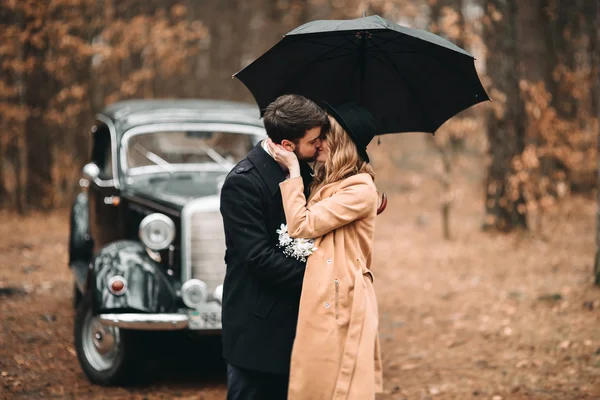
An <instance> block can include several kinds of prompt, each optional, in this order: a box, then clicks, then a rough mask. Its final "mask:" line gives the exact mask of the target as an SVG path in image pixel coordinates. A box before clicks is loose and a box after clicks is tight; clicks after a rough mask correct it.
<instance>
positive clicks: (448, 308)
mask: <svg viewBox="0 0 600 400" xmlns="http://www.w3.org/2000/svg"><path fill="white" fill-rule="evenodd" d="M413 184H414V180H413ZM408 186H410V184H408ZM436 190H437V189H436V188H435V187H434V188H430V189H424V188H419V189H418V190H416V189H415V190H409V189H406V188H405V190H403V191H397V192H396V193H392V194H391V196H390V202H389V204H390V205H389V207H388V210H386V212H385V213H384V214H382V215H381V216H380V217H379V220H378V226H377V240H376V248H375V263H374V268H373V271H374V274H375V282H376V290H377V293H378V299H379V304H380V336H381V339H382V346H383V357H384V371H385V393H384V394H382V395H380V396H378V399H379V400H384V399H385V400H388V399H389V400H391V399H394V400H396V399H419V400H422V399H432V400H436V399H490V400H502V399H560V400H567V399H600V336H599V334H598V332H600V324H599V321H600V289H598V288H596V287H594V286H593V278H592V262H593V257H594V249H595V247H594V232H595V226H594V221H595V204H594V201H593V200H592V199H586V198H581V197H574V198H570V199H568V200H566V201H565V202H564V203H562V204H560V205H559V206H558V207H557V208H556V209H555V210H553V211H552V212H551V213H549V214H547V215H546V216H544V218H543V219H542V220H541V221H542V223H541V225H540V226H539V227H536V228H535V230H534V232H530V233H515V234H510V235H501V234H493V233H482V232H481V229H480V226H481V222H482V219H483V215H482V210H483V204H482V202H481V201H480V199H481V198H482V196H481V193H479V192H478V191H477V190H474V189H472V190H470V191H469V190H465V191H463V195H462V196H459V197H458V198H457V201H456V203H455V205H454V209H453V211H452V229H453V236H454V237H453V239H452V240H450V241H445V240H443V239H442V238H441V233H440V232H441V229H440V218H439V210H438V207H439V205H438V199H439V194H436V193H437V192H436ZM436 196H437V197H436ZM0 221H2V222H1V223H0V239H1V240H0V287H3V288H4V289H3V293H4V294H3V295H2V296H0V314H1V316H0V320H1V331H0V374H1V376H0V398H2V399H12V398H15V399H47V398H57V399H132V398H133V399H173V398H176V399H197V400H199V399H204V400H212V399H225V392H226V390H225V379H224V376H223V374H222V372H221V369H218V370H217V371H216V373H215V371H210V368H207V360H206V359H205V357H204V354H203V350H202V349H201V348H199V349H196V350H194V351H190V350H189V349H187V347H186V346H187V345H183V346H182V345H181V341H178V340H169V339H168V338H167V339H165V338H163V339H162V340H161V341H160V342H158V343H157V344H156V345H155V346H153V347H152V348H149V349H148V351H149V352H154V351H155V350H156V349H159V348H160V349H163V352H165V353H167V354H170V355H171V357H170V359H162V360H159V361H158V364H157V366H156V368H155V370H154V372H153V374H152V375H151V379H149V381H148V382H146V383H143V384H140V385H137V386H133V387H128V388H102V387H98V386H94V385H91V384H90V383H89V382H88V381H87V380H86V378H85V376H84V374H83V372H82V371H81V369H80V367H79V364H78V362H77V358H76V355H75V351H74V347H73V335H72V331H73V308H72V288H73V279H72V277H71V275H70V272H69V269H68V268H67V233H68V212H67V211H65V210H63V211H56V212H53V213H51V214H42V213H33V214H31V215H30V216H28V217H27V218H18V217H15V216H13V215H9V214H8V213H6V212H4V213H0ZM9 287H12V288H15V290H14V291H13V292H12V293H6V291H7V288H9ZM167 342H177V343H179V348H177V346H176V345H173V344H169V343H167ZM170 346H174V347H170ZM165 349H166V350H165ZM213 362H216V361H214V360H213ZM203 363H204V368H199V367H198V366H199V365H201V364H203ZM208 365H211V362H208Z"/></svg>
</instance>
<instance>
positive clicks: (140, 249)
mask: <svg viewBox="0 0 600 400" xmlns="http://www.w3.org/2000/svg"><path fill="white" fill-rule="evenodd" d="M90 268H91V270H90V271H89V273H88V279H87V287H88V290H89V291H90V292H91V293H90V295H91V296H92V304H93V307H94V310H95V311H96V312H98V313H101V312H106V311H109V310H110V311H111V312H147V313H161V312H174V311H176V308H177V295H176V293H175V288H174V282H173V280H172V279H171V278H170V277H169V276H167V275H166V274H165V273H164V272H163V270H162V268H163V267H162V266H161V265H160V264H158V263H157V262H155V261H154V260H152V259H151V258H150V257H149V256H148V254H147V252H146V248H145V247H144V245H143V244H142V243H140V242H136V241H132V240H121V241H118V242H114V243H111V244H109V245H107V246H105V247H104V248H102V249H101V250H100V251H99V253H98V254H97V255H96V256H95V257H94V259H93V262H92V263H91V266H90ZM117 275H118V276H121V277H123V278H125V281H126V290H125V292H124V293H123V294H119V295H116V294H113V293H112V292H111V291H110V290H109V288H108V285H109V280H110V279H111V278H112V277H114V276H117Z"/></svg>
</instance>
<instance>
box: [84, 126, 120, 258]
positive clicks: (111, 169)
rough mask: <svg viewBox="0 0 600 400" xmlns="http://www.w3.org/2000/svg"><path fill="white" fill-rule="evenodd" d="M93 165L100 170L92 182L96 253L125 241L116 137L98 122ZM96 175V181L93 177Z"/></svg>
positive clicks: (92, 233)
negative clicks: (106, 246) (120, 218)
mask: <svg viewBox="0 0 600 400" xmlns="http://www.w3.org/2000/svg"><path fill="white" fill-rule="evenodd" d="M92 135H93V140H92V143H93V145H92V162H91V163H92V164H94V165H95V166H97V170H96V171H95V173H94V174H92V179H90V182H89V191H88V193H89V195H88V196H89V201H88V203H89V219H90V236H91V238H92V240H93V241H94V253H96V252H97V251H98V250H99V249H100V248H102V247H103V246H105V245H106V244H108V243H110V242H113V241H115V240H118V239H120V238H122V232H121V231H122V229H121V224H120V222H119V207H118V206H119V203H120V198H119V189H118V176H117V171H116V163H114V162H113V159H114V157H116V146H115V145H114V143H113V140H115V138H114V137H111V132H110V129H109V127H108V126H107V124H106V123H104V122H102V121H96V123H95V124H94V126H93V127H92ZM93 175H95V177H94V176H93Z"/></svg>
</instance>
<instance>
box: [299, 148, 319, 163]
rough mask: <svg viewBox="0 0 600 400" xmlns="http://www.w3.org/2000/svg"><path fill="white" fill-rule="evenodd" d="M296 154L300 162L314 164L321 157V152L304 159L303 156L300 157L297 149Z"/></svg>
mask: <svg viewBox="0 0 600 400" xmlns="http://www.w3.org/2000/svg"><path fill="white" fill-rule="evenodd" d="M294 154H295V155H296V157H297V158H298V161H304V162H314V161H316V159H317V157H318V156H319V151H315V154H313V155H312V156H311V157H303V156H302V155H300V154H299V153H298V151H297V150H296V149H294Z"/></svg>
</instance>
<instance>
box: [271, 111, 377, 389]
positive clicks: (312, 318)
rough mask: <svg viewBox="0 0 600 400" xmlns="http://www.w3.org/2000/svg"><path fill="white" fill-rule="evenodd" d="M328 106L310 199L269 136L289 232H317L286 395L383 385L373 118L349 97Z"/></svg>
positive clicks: (291, 158)
mask: <svg viewBox="0 0 600 400" xmlns="http://www.w3.org/2000/svg"><path fill="white" fill-rule="evenodd" d="M326 108H327V111H328V112H329V119H330V122H331V129H330V130H329V132H328V133H326V135H325V136H324V137H323V138H322V143H323V144H322V146H321V150H320V152H319V155H318V158H317V162H318V163H317V166H316V168H315V179H314V182H313V184H312V186H311V194H310V198H309V200H308V203H307V201H306V199H305V197H304V194H303V189H304V188H303V183H302V179H301V178H300V168H299V164H298V160H297V158H296V156H295V155H294V153H292V152H288V151H286V150H285V149H283V148H282V147H281V146H278V145H275V144H273V143H272V142H270V143H269V147H270V150H271V152H272V154H273V156H274V158H275V160H276V161H278V162H279V163H280V164H282V165H283V166H285V167H287V168H288V170H289V174H290V176H289V179H287V180H286V181H284V182H282V183H281V184H280V188H281V195H282V199H283V206H284V210H285V216H286V220H287V223H288V234H289V236H290V237H292V238H314V239H315V243H314V246H315V247H316V248H317V249H316V250H315V251H314V253H313V254H312V255H310V257H309V258H308V261H307V265H306V272H305V275H304V282H303V287H302V296H301V298H300V311H299V316H298V327H297V330H296V339H295V341H294V348H293V351H292V360H291V370H290V383H289V392H288V399H289V400H299V399H302V400H309V399H310V400H318V399H323V400H325V399H326V400H330V399H336V400H337V399H356V400H366V399H374V398H375V393H376V392H380V391H381V389H382V377H381V360H380V350H379V340H378V335H377V329H378V317H377V301H376V298H375V292H374V289H373V275H372V274H371V272H370V267H371V262H372V258H373V254H372V250H373V240H374V228H375V217H376V214H377V204H378V195H377V189H376V187H375V184H374V182H373V180H374V173H373V169H372V168H371V166H370V165H369V163H368V161H369V158H368V155H367V153H366V145H367V144H368V143H369V142H370V141H371V139H372V138H373V136H374V134H375V123H374V121H373V117H372V115H371V114H370V113H369V112H368V111H367V110H366V109H364V108H362V107H359V106H358V105H356V104H353V103H347V104H344V105H341V106H338V107H332V106H330V105H328V104H326Z"/></svg>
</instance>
